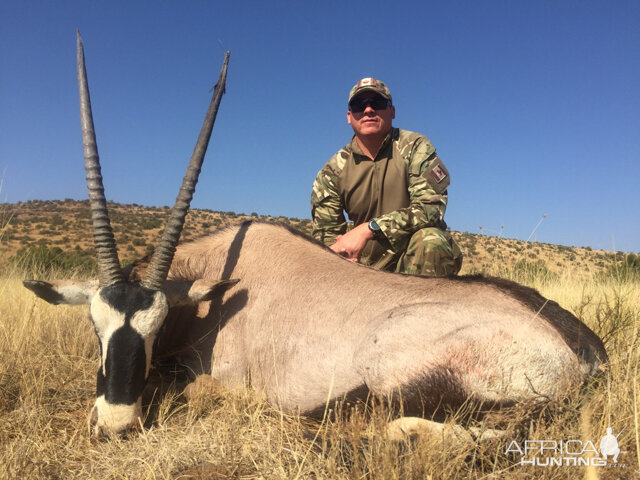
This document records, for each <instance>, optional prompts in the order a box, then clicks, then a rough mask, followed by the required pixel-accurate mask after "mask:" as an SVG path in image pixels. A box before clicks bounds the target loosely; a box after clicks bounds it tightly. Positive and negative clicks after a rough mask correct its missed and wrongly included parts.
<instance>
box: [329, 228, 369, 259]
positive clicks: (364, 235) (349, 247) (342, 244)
mask: <svg viewBox="0 0 640 480" xmlns="http://www.w3.org/2000/svg"><path fill="white" fill-rule="evenodd" d="M372 238H373V232H372V231H371V230H369V226H368V224H367V223H361V224H360V225H358V226H357V227H356V228H354V229H353V230H351V231H349V232H347V233H345V234H344V235H338V238H337V240H336V243H334V244H333V245H331V246H330V247H329V248H330V249H331V250H333V251H334V252H336V253H337V254H338V255H342V256H343V257H345V258H346V259H347V260H350V261H352V262H357V261H358V259H359V258H360V252H361V251H362V249H363V248H364V246H365V245H366V244H367V242H368V241H369V240H371V239H372Z"/></svg>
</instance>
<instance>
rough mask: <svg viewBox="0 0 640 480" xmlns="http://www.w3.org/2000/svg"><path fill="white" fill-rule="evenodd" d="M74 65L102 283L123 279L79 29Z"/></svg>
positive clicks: (112, 282) (102, 284)
mask: <svg viewBox="0 0 640 480" xmlns="http://www.w3.org/2000/svg"><path fill="white" fill-rule="evenodd" d="M77 67H78V92H79V97H80V122H81V126H82V145H83V149H84V162H85V169H86V172H87V187H88V189H89V204H90V207H91V219H92V223H93V239H94V243H95V247H96V257H97V262H98V278H99V282H100V286H102V287H104V286H108V285H112V284H114V283H119V282H124V281H125V279H124V275H123V273H122V269H121V268H120V261H119V260H118V251H117V249H116V242H115V238H114V236H113V230H112V229H111V223H110V221H109V212H108V211H107V201H106V198H105V196H104V186H103V184H102V173H101V170H100V157H99V156H98V146H97V142H96V135H95V130H94V127H93V115H92V112H91V99H90V97H89V85H88V82H87V71H86V68H85V63H84V47H83V43H82V37H81V36H80V32H77Z"/></svg>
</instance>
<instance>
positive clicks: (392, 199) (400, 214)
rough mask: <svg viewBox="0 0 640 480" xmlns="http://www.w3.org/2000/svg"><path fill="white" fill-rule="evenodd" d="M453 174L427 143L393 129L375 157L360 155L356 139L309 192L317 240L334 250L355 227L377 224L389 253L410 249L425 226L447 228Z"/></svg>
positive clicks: (340, 153) (336, 156) (328, 167)
mask: <svg viewBox="0 0 640 480" xmlns="http://www.w3.org/2000/svg"><path fill="white" fill-rule="evenodd" d="M448 186H449V173H448V172H447V169H446V168H445V166H444V164H443V163H442V161H441V160H440V159H439V158H438V155H437V154H436V150H435V148H434V147H433V145H431V142H430V141H429V139H428V138H426V137H425V136H423V135H420V134H417V133H413V132H408V131H406V130H400V129H397V128H392V130H391V132H390V133H389V135H387V138H386V139H385V140H384V142H383V144H382V146H381V148H380V151H379V152H378V154H377V156H376V158H375V159H374V160H371V158H369V157H367V156H366V155H364V154H363V153H362V150H361V149H360V147H359V146H358V143H357V142H356V138H355V136H354V137H353V138H352V140H351V142H350V143H349V144H348V145H346V146H345V147H344V148H342V149H341V150H340V151H339V152H338V153H336V154H335V155H334V156H333V157H331V159H330V160H329V161H328V162H327V163H326V165H325V166H324V167H323V168H322V170H320V172H318V176H317V177H316V180H315V182H314V184H313V190H312V193H311V218H312V220H313V236H314V237H315V238H316V239H318V240H320V241H322V242H323V243H325V244H326V245H331V244H333V243H334V242H335V241H336V237H337V236H338V235H342V234H344V233H345V232H346V231H347V222H346V219H345V215H344V214H345V212H346V213H347V215H348V216H349V219H350V220H352V221H353V222H354V224H355V225H359V224H361V223H363V222H368V221H369V220H371V219H375V221H376V223H377V224H378V225H379V226H380V229H381V230H382V233H383V234H384V236H385V237H386V239H385V244H383V245H381V247H382V248H384V249H385V250H387V251H393V252H398V251H399V250H402V249H404V248H406V245H407V243H408V240H409V238H410V237H411V235H412V234H413V233H414V232H416V231H417V230H420V229H422V228H425V227H438V228H441V229H443V230H444V229H446V224H445V223H444V220H443V217H444V212H445V209H446V206H447V187H448Z"/></svg>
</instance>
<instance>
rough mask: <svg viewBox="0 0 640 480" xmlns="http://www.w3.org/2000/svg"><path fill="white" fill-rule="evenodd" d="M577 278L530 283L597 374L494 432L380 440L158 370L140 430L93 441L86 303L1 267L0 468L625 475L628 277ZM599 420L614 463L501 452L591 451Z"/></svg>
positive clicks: (633, 382)
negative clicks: (530, 460)
mask: <svg viewBox="0 0 640 480" xmlns="http://www.w3.org/2000/svg"><path fill="white" fill-rule="evenodd" d="M494 273H496V272H494ZM500 273H502V274H503V275H506V274H508V272H500ZM580 278H582V277H581V276H580V275H572V274H571V272H569V273H568V274H566V275H564V276H562V277H560V278H555V279H547V278H536V279H534V282H533V286H535V287H536V288H538V289H540V290H541V292H542V293H543V294H544V295H546V296H548V297H550V298H552V299H554V300H557V301H558V302H559V303H560V304H561V305H563V306H564V307H565V308H568V309H569V310H572V311H573V312H575V313H576V314H577V315H578V316H579V317H581V318H582V319H583V320H584V321H585V322H586V323H587V324H588V325H590V326H591V327H592V328H593V329H594V330H595V331H596V332H597V333H598V334H600V335H601V336H602V338H604V339H605V342H606V346H607V350H608V352H609V354H610V357H611V362H610V369H609V372H608V374H607V377H606V378H605V379H604V380H603V381H602V382H601V383H600V384H595V383H594V384H592V385H588V386H586V387H585V388H584V389H583V391H581V392H575V393H574V394H572V395H571V396H570V398H569V399H568V400H567V401H566V403H563V404H562V405H553V406H550V408H548V409H547V410H546V411H544V412H542V414H541V415H538V416H534V415H532V412H531V410H530V409H528V408H527V407H526V406H521V407H519V408H516V409H514V410H513V411H511V412H506V413H501V414H500V415H499V416H498V415H495V416H494V417H492V419H491V421H492V422H494V423H497V424H499V425H501V426H502V427H504V428H506V429H507V431H508V434H507V437H506V438H505V439H503V440H496V441H490V442H485V443H481V444H474V445H466V446H465V445H454V444H448V443H447V444H443V443H442V441H441V440H438V439H429V438H421V439H417V440H414V441H410V442H403V443H400V444H398V443H393V442H390V441H387V440H386V439H385V435H384V428H385V424H386V422H387V420H388V418H387V414H386V413H385V412H384V411H376V412H374V413H373V414H372V415H370V416H367V417H365V416H363V415H362V414H361V413H360V412H355V413H354V414H353V415H351V417H350V419H349V420H348V421H347V420H344V419H343V418H342V417H339V418H337V419H336V418H333V417H329V418H327V419H325V421H323V422H311V421H309V420H305V419H300V418H292V417H288V416H284V415H282V414H281V413H280V412H278V411H275V410H274V409H272V408H271V407H270V406H269V405H267V404H266V403H265V402H264V401H263V399H262V397H261V396H260V394H259V393H257V392H237V391H236V392H218V393H216V394H213V395H208V396H200V397H197V398H196V399H195V400H193V401H192V402H191V403H189V404H187V403H186V402H185V401H184V398H183V397H182V396H181V388H182V385H181V384H180V383H179V378H178V379H176V383H175V384H171V383H170V382H171V379H170V378H167V377H165V378H164V380H165V382H164V386H163V388H162V391H163V393H162V394H158V393H157V392H156V394H155V400H154V401H153V402H151V403H152V405H151V408H150V409H149V416H148V419H147V421H146V428H145V429H144V430H143V431H142V433H139V434H135V435H134V436H133V437H132V438H129V439H128V440H120V439H116V440H113V441H110V442H95V441H93V440H92V439H91V437H90V435H89V431H88V427H87V422H86V417H87V414H88V412H89V409H90V407H91V405H92V403H93V400H94V389H95V386H94V382H95V370H96V368H97V353H98V352H97V342H96V341H95V339H94V334H93V331H92V327H91V325H90V322H89V321H88V320H87V318H86V316H87V311H86V309H83V308H78V307H76V308H71V307H62V306H61V307H53V306H50V305H48V304H45V303H44V302H42V301H40V300H37V299H36V298H35V297H34V296H33V295H32V294H31V293H30V292H28V291H27V290H26V289H24V288H22V286H21V285H20V283H19V280H18V279H17V278H15V275H8V276H7V277H5V278H3V279H0V298H1V300H0V478H7V479H15V478H33V479H40V478H65V479H68V478H83V479H85V478H96V479H139V478H140V479H142V478H144V479H147V478H148V479H177V478H182V479H188V478H210V479H226V478H265V479H291V478H331V479H342V478H344V479H360V478H376V479H391V478H420V479H422V478H432V479H440V478H452V479H457V478H492V479H493V478H519V479H528V478H554V479H556V478H557V479H560V478H563V479H564V478H567V479H568V478H571V479H573V478H606V479H609V478H637V477H638V471H639V468H638V466H639V463H638V458H639V457H638V448H639V445H640V443H639V441H638V436H639V434H640V426H639V425H638V422H639V421H640V414H639V413H638V393H639V388H640V385H639V383H640V381H639V380H640V376H639V372H638V367H639V365H640V348H639V347H640V345H639V342H640V335H639V333H640V332H639V329H640V285H639V284H638V283H619V282H613V281H611V282H608V283H595V282H593V281H584V280H580ZM149 390H150V392H148V396H153V391H151V390H152V389H151V388H150V389H149ZM607 426H612V427H613V428H614V433H617V431H619V430H620V429H622V428H623V427H626V429H625V430H624V432H623V433H622V435H621V436H620V438H619V444H620V446H621V449H622V450H623V453H621V455H620V459H619V460H620V461H621V462H624V463H625V464H626V465H627V466H626V467H624V468H592V469H590V470H588V469H586V468H585V467H567V466H563V467H553V468H541V467H537V468H534V467H528V466H521V465H520V464H519V459H516V458H515V457H514V456H513V455H510V454H509V455H507V454H505V450H506V448H507V446H508V445H509V443H510V441H511V440H512V439H514V438H515V439H517V440H519V441H520V442H522V441H524V440H525V439H555V440H568V439H582V440H585V441H586V440H592V441H593V442H594V443H595V444H596V447H597V445H598V442H599V440H600V438H601V437H602V436H603V435H604V432H605V429H606V427H607Z"/></svg>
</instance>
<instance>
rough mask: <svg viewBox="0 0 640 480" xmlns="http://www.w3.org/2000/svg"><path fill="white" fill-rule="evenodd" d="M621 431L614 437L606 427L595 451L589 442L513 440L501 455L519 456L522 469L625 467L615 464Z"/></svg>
mask: <svg viewBox="0 0 640 480" xmlns="http://www.w3.org/2000/svg"><path fill="white" fill-rule="evenodd" d="M625 428H627V427H624V428H623V429H622V430H620V432H618V434H617V435H614V434H613V428H611V427H608V428H607V430H606V434H605V435H604V436H603V437H602V439H601V440H600V443H599V444H598V447H599V448H596V446H595V444H594V443H593V442H592V441H591V440H586V441H585V440H525V441H524V442H522V443H519V442H518V441H517V440H513V441H511V443H510V444H509V446H508V447H507V449H506V451H505V453H507V454H513V455H514V456H516V458H518V457H519V458H520V465H522V466H524V465H531V466H535V467H561V466H573V467H580V466H585V467H586V466H593V467H611V468H625V467H627V466H628V465H627V464H626V463H618V456H619V455H620V454H621V453H623V454H624V453H625V452H621V451H620V446H619V444H618V437H619V436H620V434H621V433H622V432H623V431H624V430H625Z"/></svg>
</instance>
